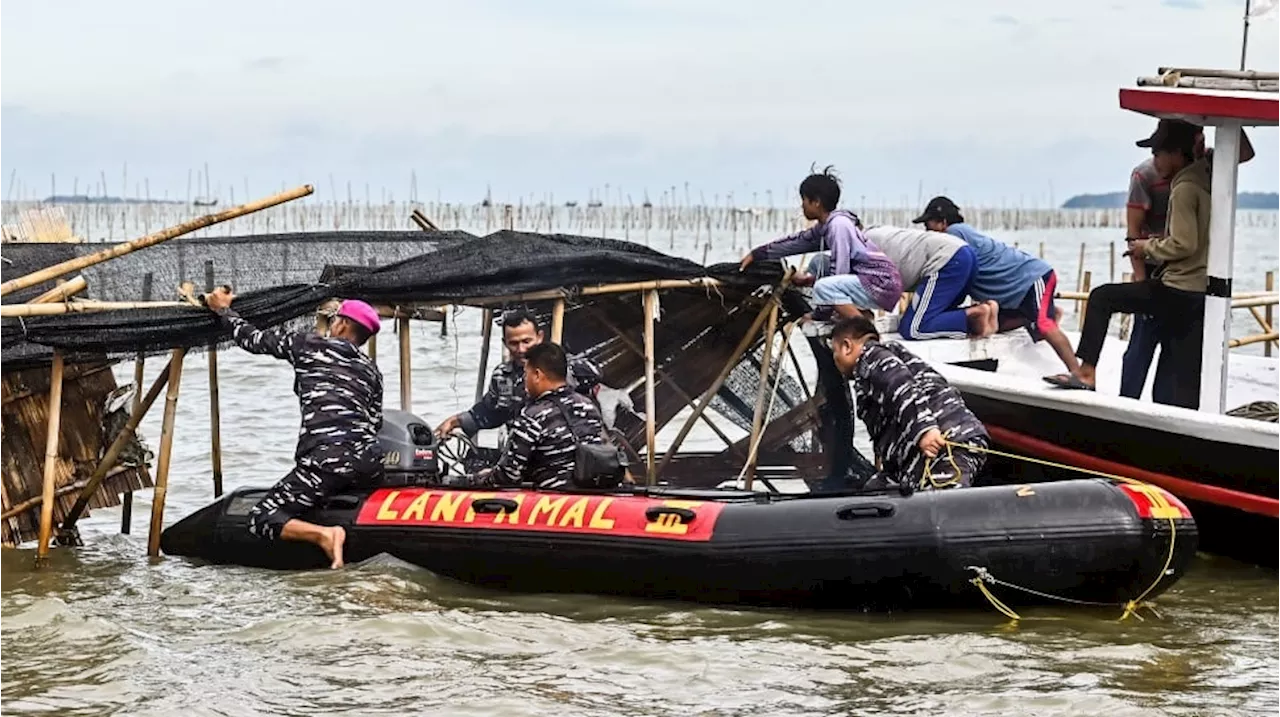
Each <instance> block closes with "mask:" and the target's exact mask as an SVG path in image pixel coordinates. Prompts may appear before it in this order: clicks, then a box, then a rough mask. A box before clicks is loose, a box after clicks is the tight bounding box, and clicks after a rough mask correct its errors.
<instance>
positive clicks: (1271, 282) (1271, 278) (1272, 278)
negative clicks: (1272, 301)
mask: <svg viewBox="0 0 1280 717" xmlns="http://www.w3.org/2000/svg"><path fill="white" fill-rule="evenodd" d="M1265 286H1266V289H1267V291H1268V292H1270V291H1275V288H1276V273H1275V272H1274V271H1268V272H1267V283H1266V285H1265ZM1263 314H1264V315H1265V316H1266V319H1267V325H1268V326H1275V320H1274V318H1273V317H1272V315H1271V306H1270V305H1269V304H1268V305H1267V308H1266V309H1265V310H1264V311H1263ZM1262 354H1263V355H1264V356H1270V355H1271V344H1267V345H1265V346H1263V347H1262Z"/></svg>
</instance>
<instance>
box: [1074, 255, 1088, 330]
mask: <svg viewBox="0 0 1280 717" xmlns="http://www.w3.org/2000/svg"><path fill="white" fill-rule="evenodd" d="M1076 291H1077V292H1083V291H1084V242H1080V263H1079V264H1077V265H1076ZM1085 296H1086V298H1087V297H1088V294H1085ZM1082 301H1084V300H1083V299H1080V300H1077V301H1076V314H1077V315H1079V314H1080V309H1081V306H1080V304H1081V302H1082Z"/></svg>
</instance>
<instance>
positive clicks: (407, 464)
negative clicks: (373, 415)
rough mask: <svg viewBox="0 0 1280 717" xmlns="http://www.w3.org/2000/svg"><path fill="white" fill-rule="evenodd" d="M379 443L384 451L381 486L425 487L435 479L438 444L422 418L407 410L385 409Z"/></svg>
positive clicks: (438, 467)
mask: <svg viewBox="0 0 1280 717" xmlns="http://www.w3.org/2000/svg"><path fill="white" fill-rule="evenodd" d="M378 444H379V445H381V446H382V452H383V457H382V469H383V476H382V478H381V480H380V481H379V484H380V485H385V486H407V485H428V484H430V483H433V482H434V481H436V480H438V478H439V476H440V451H439V443H438V442H437V440H436V436H435V433H433V432H432V430H431V427H430V426H428V425H427V422H426V421H424V420H423V419H421V418H419V417H418V416H415V415H413V414H412V413H409V412H408V411H397V410H394V409H385V410H384V411H383V412H382V429H381V430H380V431H378Z"/></svg>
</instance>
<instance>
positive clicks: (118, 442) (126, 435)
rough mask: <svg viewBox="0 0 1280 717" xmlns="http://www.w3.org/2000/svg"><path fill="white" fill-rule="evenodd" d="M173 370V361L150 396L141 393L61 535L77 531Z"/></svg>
mask: <svg viewBox="0 0 1280 717" xmlns="http://www.w3.org/2000/svg"><path fill="white" fill-rule="evenodd" d="M172 368H173V362H172V361H170V362H169V364H168V365H167V366H165V367H164V369H163V370H162V371H161V372H160V375H159V376H156V380H155V381H153V382H152V383H151V388H149V389H147V395H146V396H145V397H142V392H141V391H138V392H137V395H138V397H139V401H138V405H137V408H136V409H135V410H134V411H133V414H132V415H130V416H129V420H128V421H127V422H126V423H125V424H124V428H122V429H120V433H119V434H118V435H117V436H116V438H115V440H114V441H112V442H111V445H110V446H109V447H108V448H107V450H106V452H105V453H103V454H102V459H101V460H99V461H98V465H97V467H95V468H94V469H93V473H92V474H91V475H90V476H89V479H88V480H87V481H86V482H85V485H84V490H82V491H80V496H79V497H78V498H76V502H75V503H74V504H72V506H71V510H69V511H67V514H66V515H65V516H63V518H62V528H61V531H60V532H62V533H69V532H70V531H72V530H74V529H75V527H76V521H78V520H80V516H81V515H82V514H83V513H84V511H85V509H86V508H88V507H89V499H90V498H92V497H93V494H94V492H96V491H97V490H98V486H99V485H101V484H102V481H103V480H104V479H105V478H106V477H107V475H108V474H109V473H110V472H111V470H112V469H113V468H115V466H116V461H118V460H120V454H121V453H123V452H124V449H125V447H126V446H128V445H129V442H130V441H131V440H133V437H134V435H136V434H137V431H138V426H139V425H141V424H142V419H143V418H144V417H145V416H146V415H147V411H150V410H151V406H152V405H154V404H155V402H156V399H158V398H159V397H160V392H161V391H163V390H164V387H165V386H166V385H168V383H169V379H170V374H171V372H172ZM139 388H140V387H139ZM126 495H132V493H127V494H126ZM122 532H125V533H127V532H129V531H127V530H123V531H122Z"/></svg>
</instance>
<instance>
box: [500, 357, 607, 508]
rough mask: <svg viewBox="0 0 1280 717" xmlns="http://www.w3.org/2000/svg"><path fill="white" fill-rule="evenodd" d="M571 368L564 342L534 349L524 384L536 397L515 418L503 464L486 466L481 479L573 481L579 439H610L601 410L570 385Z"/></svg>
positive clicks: (544, 484) (555, 484) (554, 484)
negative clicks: (563, 347)
mask: <svg viewBox="0 0 1280 717" xmlns="http://www.w3.org/2000/svg"><path fill="white" fill-rule="evenodd" d="M568 373H569V366H568V358H567V357H566V356H565V352H564V349H562V348H560V346H559V345H557V344H553V343H550V342H548V343H542V344H538V345H536V346H534V347H532V348H530V349H529V351H528V353H526V354H525V361H524V386H526V387H527V388H528V391H529V395H531V396H535V397H536V398H534V399H533V400H532V401H531V402H530V403H529V405H527V406H525V407H524V409H523V410H521V411H520V415H518V416H516V418H515V420H514V421H512V422H511V435H510V438H509V439H508V441H507V450H506V453H504V454H503V456H502V459H501V460H499V461H498V465H496V466H495V467H493V468H491V469H488V470H486V471H482V472H481V473H480V474H479V475H477V480H476V482H478V483H481V484H496V485H518V484H520V483H533V484H534V485H535V486H536V487H538V488H543V489H546V488H566V487H570V486H571V484H572V483H573V475H574V463H575V456H576V453H577V450H578V445H579V444H595V445H605V444H607V443H608V440H607V439H606V438H605V435H604V421H603V420H602V419H601V417H600V410H599V409H598V408H596V404H595V402H594V401H592V400H591V399H590V398H587V397H586V396H583V395H582V394H580V393H577V392H575V391H574V390H573V389H572V388H570V386H569V384H568Z"/></svg>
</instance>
